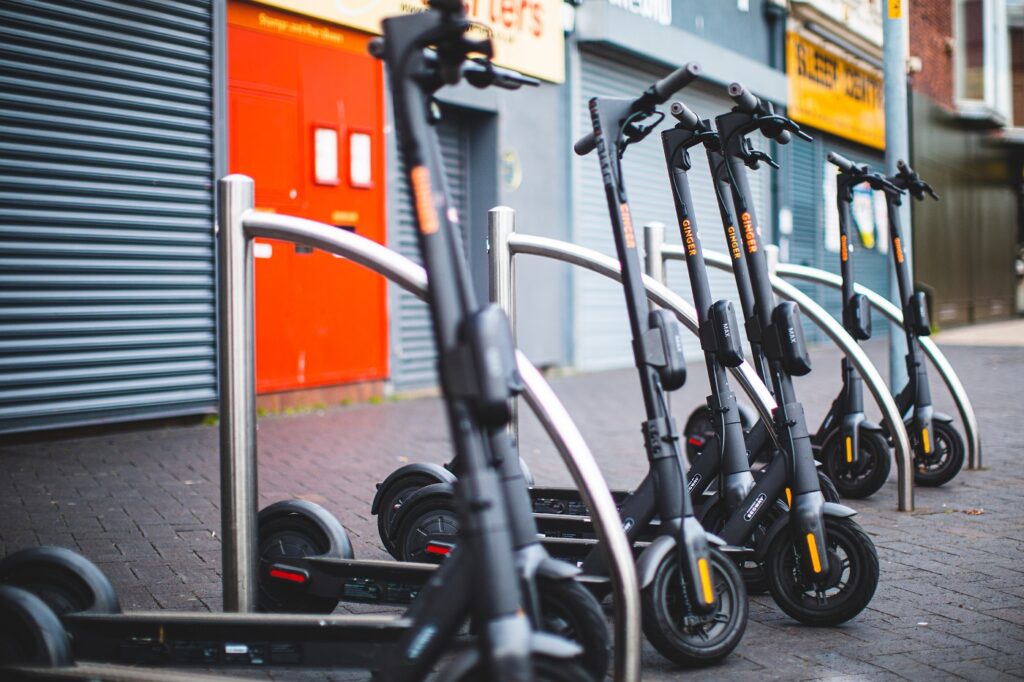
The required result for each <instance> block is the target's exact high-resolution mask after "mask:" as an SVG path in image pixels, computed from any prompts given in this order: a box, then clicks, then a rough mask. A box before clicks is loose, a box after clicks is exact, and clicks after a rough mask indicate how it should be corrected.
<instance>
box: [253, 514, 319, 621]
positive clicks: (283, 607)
mask: <svg viewBox="0 0 1024 682" xmlns="http://www.w3.org/2000/svg"><path fill="white" fill-rule="evenodd" d="M330 549H331V546H330V540H329V539H328V537H327V535H326V534H325V533H324V532H323V530H322V529H321V528H320V527H319V526H318V525H317V524H316V523H315V522H314V521H313V520H311V519H308V518H306V517H305V516H303V515H302V514H298V513H295V514H288V515H286V516H275V517H273V518H271V519H270V520H269V521H267V522H265V523H260V525H259V552H260V574H259V592H258V594H257V595H256V608H257V609H258V610H260V611H262V612H264V613H310V614H328V613H332V612H333V611H334V609H335V608H336V607H337V606H338V601H339V598H338V597H321V596H317V595H312V594H309V593H308V592H306V591H305V588H304V587H303V586H301V585H292V584H288V583H282V582H280V581H276V580H272V579H271V578H269V576H267V575H264V570H263V565H264V563H265V562H270V563H273V562H277V561H280V560H287V559H297V558H302V557H308V556H320V555H323V554H326V553H327V552H328V551H329V550H330Z"/></svg>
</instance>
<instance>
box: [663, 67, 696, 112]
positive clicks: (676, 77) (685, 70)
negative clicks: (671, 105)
mask: <svg viewBox="0 0 1024 682" xmlns="http://www.w3.org/2000/svg"><path fill="white" fill-rule="evenodd" d="M699 75H700V64H698V63H697V62H690V63H689V64H686V65H684V66H681V67H679V68H678V69H676V70H675V71H673V72H672V73H670V74H669V75H667V76H665V77H664V78H662V79H661V80H660V81H658V82H657V83H655V84H654V92H655V94H656V95H657V96H658V102H659V103H661V102H664V101H665V100H667V99H668V98H669V97H671V96H672V94H673V93H675V92H678V91H679V90H682V89H683V88H685V87H686V86H687V85H689V84H690V83H692V82H693V81H694V80H695V79H696V78H697V76H699Z"/></svg>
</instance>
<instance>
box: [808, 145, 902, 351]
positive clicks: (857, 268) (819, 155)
mask: <svg viewBox="0 0 1024 682" xmlns="http://www.w3.org/2000/svg"><path fill="white" fill-rule="evenodd" d="M809 132H810V134H811V135H813V136H814V141H813V142H809V143H808V142H801V141H796V142H794V143H793V144H792V145H791V146H792V147H793V153H792V163H791V170H790V178H791V183H790V187H791V191H792V198H791V200H792V207H793V234H792V235H790V237H789V240H790V241H789V262H791V263H798V264H800V265H808V266H810V267H815V268H820V269H822V270H827V271H828V272H834V273H836V274H838V273H839V253H838V252H837V251H829V250H827V249H826V248H825V224H826V218H825V209H826V207H827V208H829V209H831V207H832V206H833V205H834V204H835V201H836V198H835V195H834V194H832V195H830V196H825V172H826V167H825V166H826V163H827V159H826V157H827V155H828V152H830V151H836V152H838V153H840V154H842V155H843V156H845V157H846V158H848V159H850V160H851V161H854V162H857V163H867V164H870V165H871V166H872V168H874V169H875V170H884V168H885V159H884V157H883V156H882V155H881V153H879V152H874V151H872V150H870V149H868V148H866V147H861V146H858V145H853V144H851V143H849V142H845V141H843V140H841V139H839V138H837V137H834V136H832V135H828V134H826V133H823V132H821V131H816V130H810V131H809ZM832 168H833V167H832V166H831V165H829V172H831V170H832ZM883 237H884V238H885V239H888V237H887V236H885V235H883ZM853 246H854V250H855V251H854V272H855V274H856V278H857V283H858V284H863V285H864V286H866V287H868V288H870V289H874V290H875V291H878V292H881V293H885V292H886V291H888V286H889V284H888V276H889V268H890V267H891V266H890V264H889V258H890V255H889V254H888V251H887V249H888V243H887V242H885V241H884V239H880V240H879V241H878V243H877V244H876V247H875V248H872V249H867V248H864V247H863V246H862V245H861V243H860V241H859V240H857V239H855V240H854V242H853ZM879 246H880V247H882V248H879ZM882 249H885V250H884V251H883V250H882ZM794 284H796V285H797V286H798V287H799V288H800V289H802V290H803V291H804V292H805V293H807V294H809V295H810V296H812V297H814V299H815V300H816V301H817V302H818V303H821V304H822V305H824V306H825V307H826V308H827V309H828V311H829V312H830V313H831V314H832V315H833V316H835V317H836V318H837V319H838V318H839V317H840V314H841V305H840V301H841V296H840V294H839V292H838V291H837V290H836V289H833V288H831V287H825V286H819V285H813V284H806V283H803V282H797V281H794ZM874 321H875V322H876V324H875V325H874V329H873V331H874V335H875V336H884V335H885V334H887V333H888V327H889V325H887V324H882V320H881V317H880V316H878V315H875V318H874ZM805 327H806V329H805V331H806V332H807V337H808V340H811V341H822V340H824V339H825V336H824V334H823V333H822V332H820V331H819V330H818V329H817V327H816V326H813V325H811V324H809V323H806V324H805Z"/></svg>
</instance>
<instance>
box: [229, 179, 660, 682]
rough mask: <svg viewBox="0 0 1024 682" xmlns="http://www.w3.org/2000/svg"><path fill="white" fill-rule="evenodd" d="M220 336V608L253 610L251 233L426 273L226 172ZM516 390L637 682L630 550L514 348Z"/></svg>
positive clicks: (618, 657) (568, 429)
mask: <svg viewBox="0 0 1024 682" xmlns="http://www.w3.org/2000/svg"><path fill="white" fill-rule="evenodd" d="M217 198H218V215H217V217H218V220H217V222H218V226H217V228H216V229H217V240H218V247H219V256H218V262H217V283H218V290H217V303H218V309H219V311H220V314H219V317H218V320H217V327H218V334H219V340H220V348H219V360H220V362H219V365H220V377H219V378H220V461H221V523H222V528H223V534H224V537H223V538H222V543H223V550H222V551H223V563H224V565H223V571H224V585H223V587H224V609H225V610H226V611H239V612H251V611H255V608H256V591H257V585H256V575H257V573H256V567H257V552H256V549H257V535H256V532H257V529H256V512H257V500H258V497H257V480H256V466H257V459H256V456H257V455H256V382H255V375H256V372H255V353H254V349H253V318H254V314H255V313H254V305H253V303H254V293H255V289H254V286H253V258H252V240H253V239H254V238H257V237H262V238H267V239H279V240H284V241H289V242H292V243H295V244H301V245H303V246H309V247H312V248H317V249H321V250H323V251H327V252H329V253H333V254H335V255H338V256H342V257H344V258H346V259H348V260H350V261H352V262H354V263H358V264H359V265H362V266H364V267H366V268H368V269H370V270H372V271H374V272H376V273H378V274H381V275H383V276H384V277H386V278H387V279H389V280H391V281H392V282H395V283H396V284H398V285H399V286H401V287H402V288H404V289H405V290H407V291H409V292H410V293H412V294H414V295H416V296H418V297H420V298H421V299H423V298H425V297H426V295H427V275H426V271H425V270H424V269H423V268H422V267H420V266H418V265H416V264H415V263H413V262H412V261H410V260H409V259H407V258H405V257H404V256H401V255H400V254H398V253H396V252H394V251H392V250H391V249H388V248H387V247H385V246H383V245H381V244H378V243H376V242H373V241H370V240H369V239H366V238H365V237H361V236H359V235H356V234H354V233H351V232H347V231H345V230H339V229H338V228H336V227H334V226H333V225H326V224H324V223H318V222H315V221H312V220H306V219H304V218H297V217H294V216H286V215H277V214H271V213H262V212H257V211H255V210H253V206H254V203H253V201H254V183H253V180H252V178H249V177H247V176H245V175H237V174H236V175H229V176H227V177H225V178H222V179H221V180H220V181H219V182H218V185H217ZM516 360H517V363H518V367H519V372H520V374H521V375H522V377H523V382H524V384H525V391H524V397H525V398H526V401H527V403H528V404H529V405H530V407H531V408H532V409H533V411H534V412H535V413H536V414H537V417H538V418H539V420H540V422H541V423H542V424H543V426H544V428H545V430H546V431H547V433H548V434H549V435H550V437H551V439H552V440H553V441H554V444H555V446H556V448H557V449H558V452H559V454H560V455H561V456H562V459H563V461H564V462H565V465H566V467H567V468H568V469H569V472H570V473H571V474H572V477H573V480H574V481H575V482H576V485H577V486H578V487H579V490H580V494H581V496H582V498H583V501H584V502H585V503H586V504H587V506H588V507H589V508H590V510H591V515H592V520H593V522H594V527H595V531H596V533H597V536H598V538H599V539H600V540H601V546H602V547H603V551H604V553H605V559H606V561H607V562H608V567H609V575H610V578H611V585H612V593H613V596H614V605H615V623H616V627H615V628H614V630H615V679H616V680H621V681H623V682H634V681H637V680H639V679H640V658H641V636H642V632H641V625H640V591H639V582H638V579H637V574H636V566H635V564H634V562H633V552H632V548H631V547H630V544H629V542H628V540H627V539H626V534H625V533H624V532H623V530H622V526H621V524H620V522H619V514H618V510H617V509H616V507H615V502H614V500H613V499H612V496H611V492H610V491H609V489H608V486H607V484H606V483H605V481H604V478H602V476H601V473H600V470H599V469H598V466H597V462H596V460H595V459H594V456H593V454H592V453H591V451H590V449H589V448H588V447H587V444H586V442H585V441H584V440H583V436H582V435H581V434H580V432H579V430H578V429H577V428H576V425H575V424H574V423H573V421H572V419H571V418H570V417H569V414H568V413H567V412H566V410H565V408H564V407H563V406H562V404H561V403H560V402H559V400H558V398H557V397H556V396H555V394H554V392H553V391H552V390H551V388H550V387H549V386H548V385H547V383H546V382H545V381H544V379H543V378H542V377H541V375H540V373H539V372H538V371H537V369H536V368H535V367H534V366H533V365H532V364H531V363H530V361H529V360H527V359H526V356H524V355H522V354H521V353H517V356H516Z"/></svg>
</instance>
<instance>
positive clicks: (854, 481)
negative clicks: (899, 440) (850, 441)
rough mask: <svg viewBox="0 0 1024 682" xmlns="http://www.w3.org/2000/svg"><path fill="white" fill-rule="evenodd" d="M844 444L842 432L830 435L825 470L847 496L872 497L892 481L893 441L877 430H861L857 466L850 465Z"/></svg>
mask: <svg viewBox="0 0 1024 682" xmlns="http://www.w3.org/2000/svg"><path fill="white" fill-rule="evenodd" d="M841 443H842V438H841V437H840V434H839V432H838V431H833V432H832V433H830V434H829V435H828V437H827V438H826V439H825V444H824V445H822V446H821V455H820V457H821V464H822V466H821V468H822V469H823V470H824V473H825V474H826V475H827V476H828V477H829V478H830V479H831V480H832V483H834V484H835V487H836V490H837V491H838V492H839V494H840V495H842V496H843V497H846V498H850V499H854V500H862V499H864V498H865V497H871V496H872V495H874V494H875V493H877V492H878V491H879V490H880V489H881V487H882V486H883V485H885V482H886V481H887V480H888V479H889V472H890V471H891V469H892V454H891V453H890V452H889V441H888V440H887V439H886V437H885V436H884V435H882V434H881V433H878V432H877V431H866V430H861V432H860V438H858V443H857V458H858V462H857V464H856V465H852V464H850V465H848V464H847V463H846V451H845V450H844V448H843V447H841Z"/></svg>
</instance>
